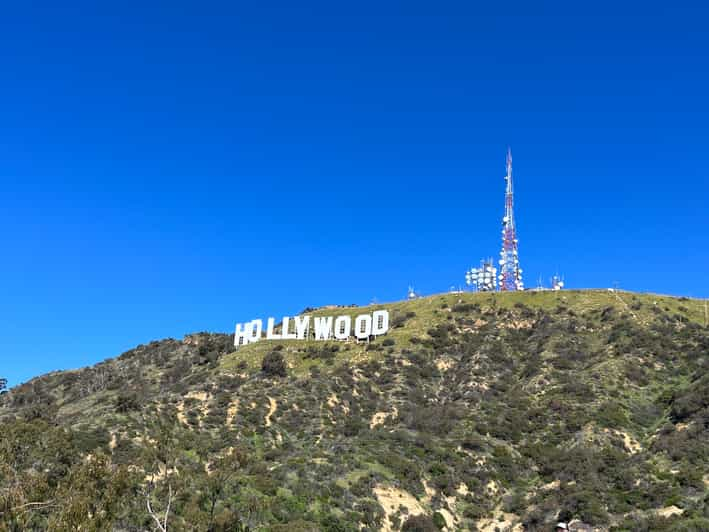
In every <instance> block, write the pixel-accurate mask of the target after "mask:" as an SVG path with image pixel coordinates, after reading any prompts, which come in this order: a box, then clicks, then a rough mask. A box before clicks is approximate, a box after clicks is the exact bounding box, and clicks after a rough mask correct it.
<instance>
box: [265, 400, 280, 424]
mask: <svg viewBox="0 0 709 532" xmlns="http://www.w3.org/2000/svg"><path fill="white" fill-rule="evenodd" d="M266 399H268V404H269V410H268V414H266V417H265V418H264V421H265V422H266V426H267V427H270V426H271V417H272V416H273V414H275V413H276V410H277V409H278V403H277V402H276V400H275V399H273V398H272V397H266Z"/></svg>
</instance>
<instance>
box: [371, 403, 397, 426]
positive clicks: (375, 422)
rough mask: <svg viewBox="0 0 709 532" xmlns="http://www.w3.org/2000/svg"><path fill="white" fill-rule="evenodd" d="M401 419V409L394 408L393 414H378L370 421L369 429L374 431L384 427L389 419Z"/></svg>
mask: <svg viewBox="0 0 709 532" xmlns="http://www.w3.org/2000/svg"><path fill="white" fill-rule="evenodd" d="M397 417H399V409H398V408H396V406H394V408H393V410H392V412H377V413H376V414H374V415H373V416H372V419H371V420H370V421H369V428H370V429H374V428H376V427H378V426H379V425H383V424H384V422H385V421H386V420H387V418H391V419H396V418H397Z"/></svg>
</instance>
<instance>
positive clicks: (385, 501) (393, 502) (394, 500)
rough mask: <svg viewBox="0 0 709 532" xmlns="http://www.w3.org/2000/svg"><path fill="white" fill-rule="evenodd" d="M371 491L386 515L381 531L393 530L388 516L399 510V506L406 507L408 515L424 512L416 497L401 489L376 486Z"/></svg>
mask: <svg viewBox="0 0 709 532" xmlns="http://www.w3.org/2000/svg"><path fill="white" fill-rule="evenodd" d="M373 491H374V495H375V496H376V497H377V501H378V502H379V504H380V505H381V507H382V508H383V509H384V513H385V515H386V518H385V519H384V523H383V524H382V528H381V530H382V531H383V532H393V531H394V530H395V529H394V528H393V527H392V523H391V521H390V520H389V517H390V516H393V515H396V514H397V513H398V511H399V507H401V506H403V507H404V508H406V510H407V511H408V515H421V514H423V513H425V510H424V509H423V507H422V506H421V503H419V502H418V501H417V500H416V497H414V496H413V495H411V494H410V493H407V492H405V491H403V490H399V489H396V488H390V487H385V486H377V487H375V488H374V490H373Z"/></svg>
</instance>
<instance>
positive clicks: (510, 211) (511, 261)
mask: <svg viewBox="0 0 709 532" xmlns="http://www.w3.org/2000/svg"><path fill="white" fill-rule="evenodd" d="M505 181H507V191H506V193H505V216H504V218H502V251H501V252H500V290H523V289H524V284H523V283H522V269H521V268H520V267H519V257H518V255H517V229H516V227H515V217H514V208H513V207H514V187H513V185H512V150H511V149H509V148H508V149H507V175H506V176H505Z"/></svg>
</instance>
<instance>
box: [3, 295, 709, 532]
mask: <svg viewBox="0 0 709 532" xmlns="http://www.w3.org/2000/svg"><path fill="white" fill-rule="evenodd" d="M704 305H705V303H704V302H703V301H699V300H692V299H688V298H674V297H667V296H659V295H652V294H635V293H628V292H608V291H562V292H516V293H477V294H473V293H462V294H441V295H435V296H430V297H426V298H421V299H417V300H412V301H402V302H396V303H391V304H381V305H373V306H369V307H338V308H337V312H338V313H339V314H351V315H352V316H354V315H356V314H359V313H361V312H368V311H372V310H377V309H388V310H389V311H390V315H391V326H392V329H391V330H390V331H389V334H387V335H386V336H382V337H380V338H377V339H376V340H374V341H372V342H368V343H356V342H354V341H352V342H346V343H344V342H342V343H341V342H335V341H328V342H315V341H305V342H304V341H278V342H267V341H262V342H258V343H255V344H250V345H247V346H243V347H241V348H240V349H239V350H238V351H234V348H233V336H232V335H228V334H212V333H198V334H192V335H188V336H186V337H184V338H183V339H182V340H176V339H167V340H161V341H157V342H152V343H150V344H147V345H141V346H138V347H136V348H135V349H132V350H130V351H128V352H126V353H124V354H122V355H120V356H119V357H117V358H115V359H112V360H108V361H105V362H102V363H100V364H97V365H95V366H93V367H90V368H85V369H81V370H76V371H66V372H55V373H52V374H48V375H45V376H42V377H38V378H36V379H33V380H31V381H30V382H28V383H26V384H23V385H21V386H18V387H16V388H14V389H13V390H11V391H10V393H8V394H6V395H5V396H0V420H1V421H2V427H3V429H2V430H3V433H2V438H1V439H0V530H1V529H9V530H28V529H29V530H31V529H37V530H43V529H47V528H50V529H54V530H76V529H78V528H79V527H83V528H82V529H87V530H149V529H154V528H155V527H159V526H162V525H163V523H162V520H163V518H164V515H165V511H166V509H167V505H168V501H169V503H170V506H169V512H168V516H169V517H168V526H169V529H170V530H273V531H276V530H289V531H297V530H328V531H340V530H342V531H349V530H400V529H402V527H403V528H404V529H406V530H486V531H494V530H521V529H522V527H526V528H527V529H528V530H548V529H549V527H550V524H551V523H552V522H553V521H555V520H556V519H559V518H563V519H569V520H571V519H573V520H576V521H581V522H583V523H587V524H589V525H592V526H594V527H597V528H599V529H604V530H605V529H614V530H706V529H709V512H708V510H707V506H708V505H707V502H709V495H708V486H709V459H708V458H707V457H708V456H709V376H708V375H707V369H708V367H709V329H707V327H706V324H705V319H706V317H705V306H704ZM311 314H313V315H316V316H317V315H324V314H329V315H332V309H331V308H329V309H315V310H313V311H312V313H311ZM264 359H266V360H267V363H264ZM281 361H282V362H281ZM0 373H1V368H0ZM148 501H150V503H151V508H152V510H153V515H151V514H150V513H149V512H148V510H147V502H148ZM158 523H160V525H158Z"/></svg>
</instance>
